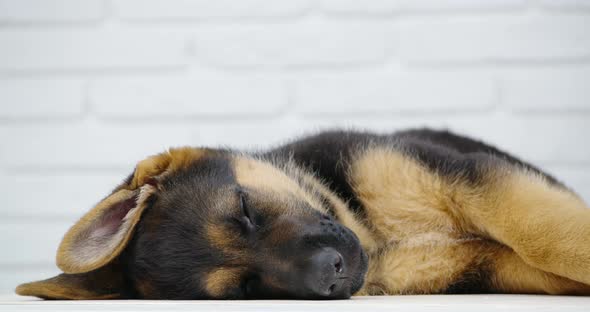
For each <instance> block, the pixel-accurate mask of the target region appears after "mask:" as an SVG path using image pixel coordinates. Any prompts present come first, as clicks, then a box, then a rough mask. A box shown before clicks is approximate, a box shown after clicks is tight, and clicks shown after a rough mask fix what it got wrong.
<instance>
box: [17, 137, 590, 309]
mask: <svg viewBox="0 0 590 312" xmlns="http://www.w3.org/2000/svg"><path fill="white" fill-rule="evenodd" d="M589 239H590V210H589V209H588V208H587V206H586V204H585V203H584V202H583V201H582V200H581V199H580V198H579V197H578V196H576V194H574V193H573V192H572V191H571V190H569V189H568V188H566V187H565V186H564V185H563V184H561V183H560V182H558V181H557V180H556V179H555V178H553V177H551V176H550V175H548V174H546V173H544V172H542V171H541V170H539V169H537V168H536V167H534V166H532V165H530V164H528V163H526V162H523V161H521V160H519V159H517V158H515V157H513V156H511V155H508V154H506V153H505V152H502V151H500V150H498V149H496V148H494V147H492V146H489V145H487V144H485V143H482V142H479V141H475V140H472V139H469V138H466V137H463V136H459V135H455V134H452V133H449V132H446V131H434V130H428V129H421V130H410V131H403V132H397V133H394V134H390V135H378V134H373V133H368V132H354V131H331V132H322V133H319V134H317V135H313V136H309V137H304V138H301V139H298V140H295V141H292V142H291V143H289V144H286V145H283V146H280V147H278V148H275V149H272V150H269V151H265V152H257V153H242V152H238V151H233V150H227V149H209V148H192V147H183V148H175V149H170V150H169V151H167V152H164V153H162V154H159V155H155V156H152V157H149V158H147V159H145V160H143V161H141V162H139V163H138V164H137V166H136V168H135V171H134V172H133V173H132V174H131V175H130V176H129V177H128V178H127V179H126V180H125V181H124V182H123V183H122V184H121V185H119V186H118V187H116V188H115V189H114V191H112V192H111V193H110V194H109V195H108V196H107V197H105V198H104V199H103V200H102V201H101V202H99V203H98V204H97V205H96V206H95V207H94V208H92V209H91V210H90V211H89V212H88V213H86V214H85V215H84V216H83V217H82V218H81V219H80V220H79V221H78V222H77V223H76V224H75V225H74V226H73V227H72V228H71V229H70V230H69V231H68V232H67V233H66V234H65V237H64V238H63V241H62V242H61V245H60V246H59V249H58V252H57V265H58V267H59V268H60V269H61V270H63V272H64V273H63V274H60V275H58V276H56V277H53V278H50V279H47V280H43V281H38V282H32V283H27V284H23V285H20V286H19V287H18V288H17V289H16V292H17V293H18V294H20V295H27V296H37V297H41V298H47V299H118V298H145V299H251V298H296V299H344V298H349V297H350V296H351V295H355V294H356V295H383V294H392V295H393V294H441V293H443V294H444V293H545V294H573V295H589V294H590V286H589V285H590V243H588V241H589Z"/></svg>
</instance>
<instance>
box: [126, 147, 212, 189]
mask: <svg viewBox="0 0 590 312" xmlns="http://www.w3.org/2000/svg"><path fill="white" fill-rule="evenodd" d="M212 153H213V151H211V150H208V149H202V148H193V147H179V148H171V149H169V150H168V151H167V152H164V153H161V154H158V155H154V156H150V157H148V158H146V159H144V160H142V161H140V162H139V163H138V164H137V166H136V168H135V173H134V175H133V180H132V181H131V183H129V185H128V186H126V188H127V189H132V190H134V189H137V188H139V187H141V186H142V185H144V184H146V183H148V182H149V181H150V179H154V178H162V177H163V176H164V175H166V174H170V173H172V172H177V171H178V170H181V169H184V168H186V167H188V166H189V165H191V164H193V163H194V162H195V161H197V160H199V159H200V158H202V157H204V156H206V155H208V154H212Z"/></svg>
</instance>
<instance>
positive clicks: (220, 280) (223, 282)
mask: <svg viewBox="0 0 590 312" xmlns="http://www.w3.org/2000/svg"><path fill="white" fill-rule="evenodd" d="M243 273H244V272H243V270H242V269H240V268H219V269H217V270H215V271H213V272H211V273H209V274H208V275H207V277H206V278H205V290H206V291H207V292H208V293H209V294H210V295H211V296H212V297H213V298H220V297H222V296H223V295H224V294H225V292H226V291H227V289H228V288H233V287H236V286H238V285H239V283H240V279H241V277H242V275H243Z"/></svg>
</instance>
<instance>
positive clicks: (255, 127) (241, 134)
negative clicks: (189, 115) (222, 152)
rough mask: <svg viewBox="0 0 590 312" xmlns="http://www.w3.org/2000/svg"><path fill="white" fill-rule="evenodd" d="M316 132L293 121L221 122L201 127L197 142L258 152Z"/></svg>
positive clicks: (289, 118) (287, 119) (294, 119)
mask: <svg viewBox="0 0 590 312" xmlns="http://www.w3.org/2000/svg"><path fill="white" fill-rule="evenodd" d="M313 130H314V129H313V128H312V127H306V123H305V122H302V121H301V120H298V119H296V118H291V117H287V118H280V119H279V118H277V119H274V120H270V121H259V122H252V121H236V122H224V123H220V122H218V123H213V124H203V125H201V126H200V127H199V131H198V136H197V137H196V140H197V141H198V145H203V146H213V147H231V148H237V149H244V150H248V151H255V150H261V149H266V148H270V147H273V146H277V145H278V144H281V143H284V142H287V141H289V140H293V139H294V138H296V137H298V136H301V135H303V134H305V133H309V132H312V131H313Z"/></svg>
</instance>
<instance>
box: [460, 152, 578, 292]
mask: <svg viewBox="0 0 590 312" xmlns="http://www.w3.org/2000/svg"><path fill="white" fill-rule="evenodd" d="M498 163H500V164H498ZM493 164H494V165H493V166H490V167H488V166H486V167H485V168H483V171H482V172H484V176H485V182H484V183H481V184H480V186H478V187H477V190H473V189H472V190H471V191H474V192H472V193H471V195H470V203H471V204H465V205H462V206H461V210H462V212H463V214H462V216H463V217H465V218H466V219H468V220H470V222H471V223H472V225H473V226H474V227H475V228H476V231H480V232H481V233H482V234H484V235H488V236H490V237H492V238H494V239H495V240H497V241H499V242H501V243H504V244H505V245H507V246H509V247H510V248H511V249H513V250H514V251H515V252H516V253H517V254H518V256H519V257H520V258H522V260H523V261H524V262H525V263H526V264H528V265H530V266H532V267H534V268H537V269H540V270H543V271H546V272H550V273H553V274H557V275H560V276H563V277H567V278H568V279H571V280H575V281H578V282H582V283H585V284H588V285H590V209H589V208H588V207H587V206H586V204H585V203H584V202H583V201H582V200H581V199H580V198H579V197H577V196H576V195H575V194H574V193H572V192H570V191H569V190H567V189H565V188H564V187H562V186H560V185H558V184H556V183H553V182H550V181H548V179H547V178H545V177H543V176H542V175H539V174H536V173H532V172H530V171H527V170H524V169H522V168H520V167H516V166H512V165H507V164H505V163H503V162H501V161H498V162H496V161H494V162H493ZM486 165H490V163H488V164H486Z"/></svg>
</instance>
